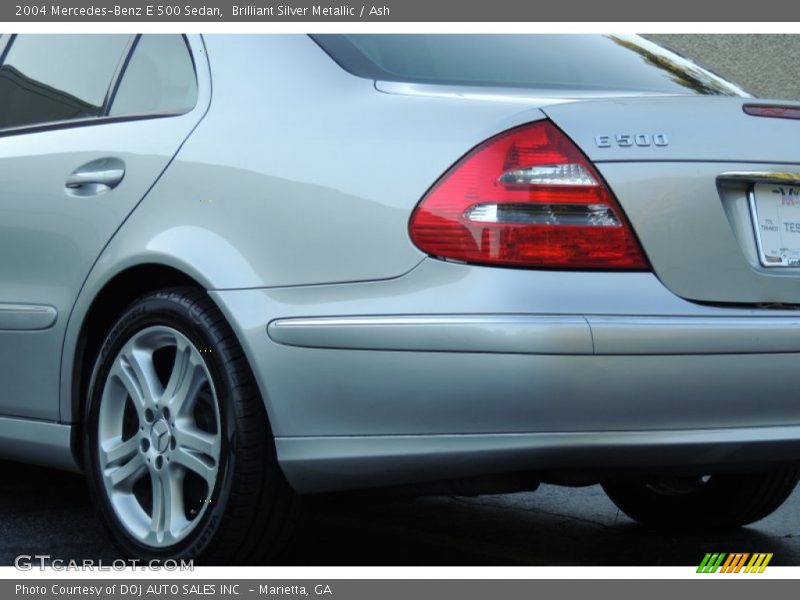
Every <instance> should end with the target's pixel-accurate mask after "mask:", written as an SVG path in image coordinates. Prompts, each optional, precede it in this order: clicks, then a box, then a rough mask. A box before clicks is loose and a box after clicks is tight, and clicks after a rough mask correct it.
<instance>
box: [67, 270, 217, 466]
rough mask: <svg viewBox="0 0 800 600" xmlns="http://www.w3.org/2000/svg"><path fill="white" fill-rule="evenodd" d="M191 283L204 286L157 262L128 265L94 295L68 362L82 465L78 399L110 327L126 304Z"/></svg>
mask: <svg viewBox="0 0 800 600" xmlns="http://www.w3.org/2000/svg"><path fill="white" fill-rule="evenodd" d="M177 286H191V287H196V288H199V289H205V288H204V287H203V286H202V285H200V284H199V283H198V282H197V281H195V280H194V279H192V278H191V277H189V276H188V275H186V274H185V273H183V272H181V271H178V270H177V269H173V268H172V267H167V266H164V265H158V264H146V265H138V266H136V267H131V268H129V269H127V270H125V271H123V272H121V273H119V274H117V275H116V276H115V277H114V278H113V279H111V280H110V281H109V282H108V283H106V285H105V286H104V287H103V289H102V290H101V291H100V293H99V294H97V296H95V298H94V300H93V301H92V304H91V306H90V307H89V310H88V312H87V313H86V316H85V317H84V319H83V324H82V325H81V331H80V334H79V335H78V342H77V344H76V346H75V361H74V363H73V365H72V387H71V392H72V417H73V422H74V423H75V424H76V427H75V428H73V430H74V434H73V435H74V437H73V438H72V439H73V444H72V447H73V453H74V454H75V458H76V460H77V461H78V464H79V465H80V464H82V456H81V454H82V452H81V450H82V449H81V443H80V440H81V439H82V436H81V434H80V424H81V423H82V422H83V405H84V403H83V402H82V399H83V398H85V397H86V394H87V392H88V387H89V380H90V378H91V376H92V368H93V367H94V361H95V359H96V358H97V354H98V353H99V351H100V348H101V347H102V345H103V342H104V341H105V339H106V336H107V335H108V332H109V330H110V329H111V326H112V325H113V324H114V322H115V321H116V320H117V318H118V317H119V316H120V315H121V314H122V313H123V312H124V311H125V309H126V308H127V307H128V306H130V304H131V303H132V302H133V301H134V300H136V299H137V298H140V297H141V296H144V295H145V294H148V293H150V292H154V291H156V290H160V289H164V288H168V287H177Z"/></svg>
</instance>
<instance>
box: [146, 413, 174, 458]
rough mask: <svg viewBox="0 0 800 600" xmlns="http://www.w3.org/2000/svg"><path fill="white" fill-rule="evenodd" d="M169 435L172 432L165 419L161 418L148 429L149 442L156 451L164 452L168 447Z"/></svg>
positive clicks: (170, 435)
mask: <svg viewBox="0 0 800 600" xmlns="http://www.w3.org/2000/svg"><path fill="white" fill-rule="evenodd" d="M171 437H172V433H171V432H170V429H169V424H168V423H167V421H166V419H161V420H159V421H156V422H155V423H154V424H153V428H152V429H151V430H150V443H151V444H152V445H153V448H155V450H156V452H159V453H160V452H164V451H165V450H166V449H167V448H169V440H170V438H171Z"/></svg>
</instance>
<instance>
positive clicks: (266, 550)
mask: <svg viewBox="0 0 800 600" xmlns="http://www.w3.org/2000/svg"><path fill="white" fill-rule="evenodd" d="M158 326H161V327H168V328H171V329H172V330H175V331H177V332H179V333H180V334H182V335H183V336H184V337H185V338H186V339H188V340H189V341H190V342H191V343H192V344H193V345H194V346H195V347H196V348H197V349H201V348H202V349H203V350H202V351H201V352H202V360H203V362H204V363H205V367H206V368H207V376H209V377H210V381H211V382H212V385H213V389H214V390H215V393H216V405H217V406H218V411H217V413H215V414H216V415H217V417H216V418H217V420H218V422H219V424H218V430H217V431H219V433H220V434H221V439H220V436H217V440H218V447H219V448H220V450H219V458H218V461H217V463H216V465H217V475H216V483H215V484H214V489H213V492H211V493H210V496H209V498H208V507H207V509H205V510H204V512H202V513H200V514H202V519H200V518H199V517H198V523H197V524H194V525H193V527H194V529H193V530H192V531H191V533H189V534H187V537H186V538H185V539H182V540H180V541H179V542H178V543H176V544H174V545H170V546H168V547H153V546H149V545H146V544H143V543H142V542H141V540H139V539H136V537H135V536H133V535H131V533H130V532H129V531H128V530H126V528H125V527H124V526H123V525H122V523H121V521H120V519H119V518H118V517H117V514H116V513H115V511H114V508H113V507H112V504H111V500H110V499H109V493H108V492H107V491H106V489H107V488H106V487H104V485H106V484H104V483H103V475H102V473H101V466H100V458H99V448H98V436H99V435H100V433H99V429H98V427H99V421H98V419H99V414H100V403H101V399H102V398H103V396H102V394H103V390H104V386H105V384H106V381H107V379H108V377H109V372H110V369H111V367H112V364H113V363H114V361H115V359H116V358H117V356H118V354H119V352H120V350H121V349H122V348H123V346H124V345H125V344H126V342H127V341H128V340H131V339H132V338H133V336H135V335H136V334H137V332H140V333H141V332H142V331H143V330H146V329H147V328H152V327H158ZM129 401H131V400H130V396H128V400H125V401H124V402H129ZM167 418H169V415H167ZM173 418H174V417H173ZM84 424H85V426H84V435H83V443H84V446H83V447H84V461H85V472H86V474H87V476H88V480H89V488H90V493H91V496H92V499H93V502H94V504H95V506H96V508H97V510H98V511H99V513H100V515H101V516H102V519H103V522H104V524H105V526H106V528H107V530H108V532H109V534H110V536H111V538H112V539H113V541H114V542H115V544H116V545H117V546H118V547H119V548H120V550H121V551H122V552H123V553H124V554H125V555H126V556H131V557H137V558H139V559H142V560H161V561H163V560H167V559H192V560H194V561H195V562H197V563H199V564H216V565H222V564H237V565H238V564H259V563H263V562H265V561H271V560H274V559H275V558H276V557H277V556H278V554H279V553H280V552H281V551H282V550H283V548H284V546H285V545H286V543H287V541H288V540H289V538H290V535H291V533H292V530H293V528H294V525H295V524H296V522H297V519H298V511H299V505H298V499H297V498H296V496H295V494H294V493H293V491H292V490H291V488H290V486H289V484H288V482H287V481H286V479H285V478H284V476H283V473H282V472H281V470H280V468H279V466H278V463H277V459H276V455H275V445H274V440H273V436H272V432H271V430H270V427H269V423H268V419H267V415H266V411H265V408H264V404H263V402H262V398H261V395H260V393H259V390H258V388H257V386H256V383H255V381H254V378H253V375H252V372H251V370H250V367H249V364H248V363H247V360H246V359H245V357H244V354H243V352H242V349H241V347H240V346H239V343H238V341H237V340H236V337H235V335H234V334H233V331H232V330H231V328H230V326H229V325H228V323H227V322H226V321H225V319H224V317H223V316H222V314H221V313H220V311H219V310H218V309H217V307H216V306H215V305H214V303H213V302H212V301H211V300H210V298H209V297H208V295H207V294H206V293H205V292H204V291H202V290H198V289H194V288H189V287H182V288H173V289H167V290H162V291H158V292H154V293H151V294H148V295H146V296H144V297H142V298H140V299H139V300H137V301H136V302H134V303H133V304H132V305H131V306H130V307H128V309H127V310H126V311H125V312H124V313H123V314H122V315H121V316H120V318H119V319H118V320H117V322H116V324H115V325H114V326H113V328H112V329H111V331H110V333H109V334H108V337H107V338H106V340H105V343H104V344H103V346H102V348H101V350H100V352H99V355H98V357H97V360H96V363H95V366H94V371H93V374H92V379H91V383H90V389H89V393H88V398H87V400H86V405H85V419H84ZM137 425H138V423H137ZM134 428H136V425H134ZM141 429H142V430H144V429H145V428H144V427H142V428H141ZM137 434H138V432H137ZM142 435H144V434H142ZM121 439H122V438H121ZM153 485H154V484H153ZM205 491H206V492H207V491H208V490H205ZM153 494H155V492H153ZM151 510H153V509H152V508H151ZM152 520H153V522H155V520H156V518H155V516H152Z"/></svg>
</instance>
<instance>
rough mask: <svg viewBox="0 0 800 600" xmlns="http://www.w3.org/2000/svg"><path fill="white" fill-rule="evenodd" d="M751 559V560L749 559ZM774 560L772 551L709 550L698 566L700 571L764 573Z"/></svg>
mask: <svg viewBox="0 0 800 600" xmlns="http://www.w3.org/2000/svg"><path fill="white" fill-rule="evenodd" d="M748 559H749V560H748ZM771 560H772V552H770V553H765V552H757V553H755V554H750V553H749V552H734V553H732V554H726V553H725V552H714V553H712V552H708V553H707V554H706V555H705V556H704V557H703V560H702V562H701V563H700V566H699V567H697V572H698V573H716V572H717V571H719V572H720V573H763V572H764V569H766V568H767V565H768V564H769V561H771Z"/></svg>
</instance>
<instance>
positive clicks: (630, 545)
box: [0, 462, 800, 566]
mask: <svg viewBox="0 0 800 600" xmlns="http://www.w3.org/2000/svg"><path fill="white" fill-rule="evenodd" d="M0 473H1V474H2V477H0V565H13V563H14V559H15V557H16V556H17V555H20V554H30V555H33V554H49V555H50V556H51V557H52V558H54V559H55V558H59V559H63V560H70V559H75V560H79V559H84V558H92V559H95V560H98V559H102V560H103V561H104V562H107V563H110V562H111V561H112V560H114V559H116V558H118V557H119V555H118V553H117V552H116V551H115V549H114V547H113V546H112V545H111V543H110V542H109V540H108V538H107V537H106V534H105V532H104V530H103V527H102V524H101V523H100V521H99V519H98V518H97V516H96V515H95V513H94V511H93V509H92V507H91V504H90V502H89V496H88V493H87V490H86V482H85V480H84V479H83V478H82V477H81V476H79V475H73V474H69V473H61V472H55V471H50V470H46V469H40V468H36V467H29V466H25V465H18V464H15V463H6V462H0ZM799 509H800V490H798V491H796V492H795V493H794V494H793V496H792V497H791V498H790V499H789V501H788V502H787V503H786V504H785V505H784V506H783V507H781V509H780V510H779V511H777V512H776V513H774V514H773V515H772V516H770V517H768V518H767V519H764V520H763V521H760V522H759V523H756V524H755V525H752V526H750V527H746V528H742V529H739V530H736V531H732V532H725V533H720V532H717V533H697V534H691V533H688V534H687V533H669V532H668V533H663V532H654V531H650V530H647V529H645V528H644V527H641V526H639V525H637V524H635V523H633V522H632V521H631V520H629V519H628V518H627V517H626V516H625V515H623V514H621V513H620V512H619V511H618V510H617V509H616V507H614V505H613V504H612V503H611V502H610V501H609V500H608V499H607V498H606V497H605V495H604V494H603V491H602V490H601V489H600V488H599V487H598V486H593V487H587V488H563V487H555V486H547V485H543V486H542V487H540V488H539V490H538V491H536V492H533V493H521V494H510V495H504V496H478V497H469V498H468V497H460V496H459V497H455V496H448V497H431V498H421V499H417V500H409V501H403V502H386V501H381V502H369V501H367V500H365V499H355V498H353V499H348V498H345V497H339V498H337V499H335V500H331V501H325V502H317V503H315V505H314V508H313V510H312V511H311V514H310V515H309V516H308V517H307V518H306V520H305V524H304V526H303V527H302V529H301V531H300V533H299V535H298V536H297V537H296V539H295V541H294V543H293V544H292V546H291V547H290V549H289V551H288V552H287V555H286V558H285V561H284V562H285V564H294V565H348V566H360V565H423V566H425V565H436V566H441V565H540V566H542V565H565V566H570V565H571V566H601V565H602V566H606V565H616V566H627V565H642V566H652V565H675V566H689V565H697V564H699V562H700V560H701V559H702V557H703V555H704V554H705V553H706V552H710V551H718V552H772V553H774V555H775V556H774V558H773V560H772V563H771V564H772V565H792V566H797V565H800V523H798V520H797V519H796V518H795V517H796V515H797V513H798V510H799Z"/></svg>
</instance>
